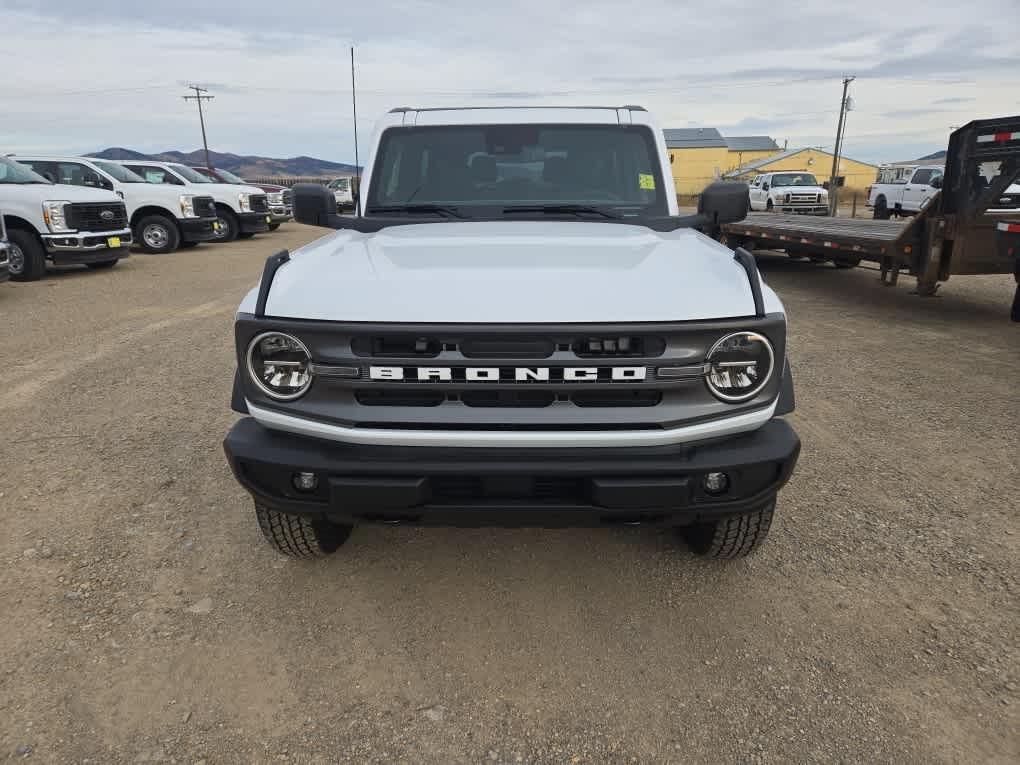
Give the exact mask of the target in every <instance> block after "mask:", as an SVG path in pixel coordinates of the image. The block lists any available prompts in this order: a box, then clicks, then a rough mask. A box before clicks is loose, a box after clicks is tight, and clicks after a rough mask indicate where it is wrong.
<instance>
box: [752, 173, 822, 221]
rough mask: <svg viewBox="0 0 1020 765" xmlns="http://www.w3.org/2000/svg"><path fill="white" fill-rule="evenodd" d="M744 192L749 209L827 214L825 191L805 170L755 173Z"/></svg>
mask: <svg viewBox="0 0 1020 765" xmlns="http://www.w3.org/2000/svg"><path fill="white" fill-rule="evenodd" d="M747 193H748V197H749V199H750V203H751V209H752V210H764V211H766V212H789V213H800V214H802V215H828V214H829V192H828V191H826V190H825V188H824V187H823V186H822V185H821V184H819V183H818V180H817V179H816V178H815V176H814V175H812V174H811V173H809V172H808V171H806V170H793V171H791V170H785V171H783V172H781V173H765V174H763V175H757V176H755V177H754V180H752V181H751V184H750V186H749V187H748V192H747Z"/></svg>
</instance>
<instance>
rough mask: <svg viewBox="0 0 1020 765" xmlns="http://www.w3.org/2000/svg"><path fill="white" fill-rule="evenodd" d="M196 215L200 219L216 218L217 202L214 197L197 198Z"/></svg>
mask: <svg viewBox="0 0 1020 765" xmlns="http://www.w3.org/2000/svg"><path fill="white" fill-rule="evenodd" d="M195 215H197V216H198V217H199V218H215V217H216V201H215V200H214V199H213V198H212V197H195Z"/></svg>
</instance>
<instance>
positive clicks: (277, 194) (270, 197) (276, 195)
mask: <svg viewBox="0 0 1020 765" xmlns="http://www.w3.org/2000/svg"><path fill="white" fill-rule="evenodd" d="M266 200H267V201H268V202H269V204H271V205H282V204H283V192H282V191H271V192H269V193H268V194H266Z"/></svg>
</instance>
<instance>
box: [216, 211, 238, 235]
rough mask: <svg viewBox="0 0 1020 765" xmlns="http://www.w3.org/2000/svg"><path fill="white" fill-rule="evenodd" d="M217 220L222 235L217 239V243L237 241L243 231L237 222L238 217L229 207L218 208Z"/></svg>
mask: <svg viewBox="0 0 1020 765" xmlns="http://www.w3.org/2000/svg"><path fill="white" fill-rule="evenodd" d="M216 218H217V220H219V222H220V235H219V236H218V237H216V240H215V241H217V242H232V241H234V240H235V239H237V235H238V233H239V232H240V230H241V226H240V224H238V222H237V216H236V215H234V212H233V210H231V209H230V208H229V207H224V206H220V207H217V208H216Z"/></svg>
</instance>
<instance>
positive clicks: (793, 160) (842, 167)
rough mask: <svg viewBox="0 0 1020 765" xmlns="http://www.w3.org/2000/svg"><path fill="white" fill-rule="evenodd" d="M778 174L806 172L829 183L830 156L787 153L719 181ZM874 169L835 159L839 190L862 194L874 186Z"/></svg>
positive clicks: (814, 152)
mask: <svg viewBox="0 0 1020 765" xmlns="http://www.w3.org/2000/svg"><path fill="white" fill-rule="evenodd" d="M782 170H807V171H808V172H810V173H813V174H814V176H815V177H816V178H817V179H818V180H819V182H822V183H824V182H825V181H827V180H829V175H830V174H831V173H832V154H831V153H829V152H827V151H822V150H821V149H814V148H804V149H789V150H788V151H781V152H777V153H775V154H772V155H770V156H766V157H762V158H761V159H757V160H754V161H752V162H746V163H744V164H742V165H740V166H738V167H735V168H733V169H732V170H730V171H728V172H726V173H725V174H724V175H723V177H724V178H729V179H742V180H748V181H749V180H751V179H753V178H754V176H756V175H759V174H761V173H772V172H778V171H782ZM877 173H878V166H877V165H872V164H869V163H868V162H861V161H859V160H856V159H850V158H849V157H840V158H839V170H838V172H837V175H839V176H841V177H842V178H843V187H844V188H847V189H851V190H853V191H859V192H863V191H864V190H865V189H866V188H867V187H868V186H869V185H870V184H872V183H874V182H875V176H876V174H877Z"/></svg>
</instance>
